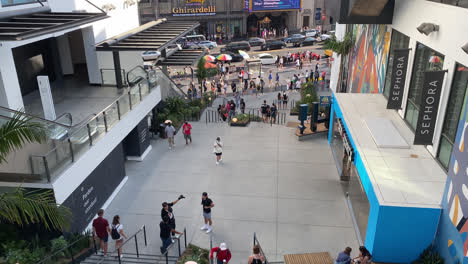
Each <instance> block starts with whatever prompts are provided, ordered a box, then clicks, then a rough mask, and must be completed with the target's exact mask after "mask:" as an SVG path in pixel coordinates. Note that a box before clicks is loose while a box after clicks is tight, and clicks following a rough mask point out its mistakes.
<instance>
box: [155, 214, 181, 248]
mask: <svg viewBox="0 0 468 264" xmlns="http://www.w3.org/2000/svg"><path fill="white" fill-rule="evenodd" d="M169 221H170V220H169V216H167V215H166V216H164V217H163V220H162V221H161V222H160V223H159V229H160V232H159V237H160V238H161V241H162V246H161V247H160V249H161V254H164V253H166V250H167V247H169V246H170V245H171V244H172V238H171V233H175V234H178V235H182V234H183V233H181V232H178V231H177V230H175V229H174V228H172V225H171V224H170V222H169Z"/></svg>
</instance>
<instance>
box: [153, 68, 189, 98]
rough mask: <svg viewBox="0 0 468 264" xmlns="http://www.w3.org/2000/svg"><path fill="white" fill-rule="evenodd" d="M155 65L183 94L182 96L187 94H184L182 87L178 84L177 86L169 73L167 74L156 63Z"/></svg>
mask: <svg viewBox="0 0 468 264" xmlns="http://www.w3.org/2000/svg"><path fill="white" fill-rule="evenodd" d="M155 67H156V68H158V69H159V70H160V71H161V73H162V74H164V75H165V76H166V77H167V79H169V81H170V82H171V83H172V84H174V86H175V87H176V88H177V89H178V90H179V91H180V92H181V93H182V95H183V96H184V97H186V96H187V94H186V93H185V92H184V91H183V90H182V89H180V88H179V86H177V84H176V83H175V82H174V80H172V78H171V77H170V76H169V75H167V74H166V73H165V72H164V71H163V70H162V69H161V67H160V66H158V65H156V66H155Z"/></svg>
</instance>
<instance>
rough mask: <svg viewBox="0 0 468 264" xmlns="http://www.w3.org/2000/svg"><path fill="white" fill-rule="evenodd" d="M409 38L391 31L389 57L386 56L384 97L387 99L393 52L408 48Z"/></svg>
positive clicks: (390, 80)
mask: <svg viewBox="0 0 468 264" xmlns="http://www.w3.org/2000/svg"><path fill="white" fill-rule="evenodd" d="M409 40H410V38H409V37H408V36H406V35H405V34H403V33H400V32H398V31H396V30H393V31H392V42H391V43H390V55H389V56H388V65H387V74H386V75H385V86H384V92H383V94H384V96H385V97H386V98H388V95H389V93H390V85H391V82H392V70H393V51H394V50H396V49H405V48H408V45H409Z"/></svg>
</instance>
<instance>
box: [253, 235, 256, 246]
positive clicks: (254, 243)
mask: <svg viewBox="0 0 468 264" xmlns="http://www.w3.org/2000/svg"><path fill="white" fill-rule="evenodd" d="M255 238H256V235H255V232H254V237H253V245H254V246H255Z"/></svg>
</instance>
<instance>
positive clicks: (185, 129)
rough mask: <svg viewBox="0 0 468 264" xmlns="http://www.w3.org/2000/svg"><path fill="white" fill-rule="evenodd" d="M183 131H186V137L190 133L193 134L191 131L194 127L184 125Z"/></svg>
mask: <svg viewBox="0 0 468 264" xmlns="http://www.w3.org/2000/svg"><path fill="white" fill-rule="evenodd" d="M182 129H183V130H184V134H185V135H190V133H191V132H190V130H191V129H192V126H191V125H190V124H188V123H187V124H184V126H183V127H182Z"/></svg>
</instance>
